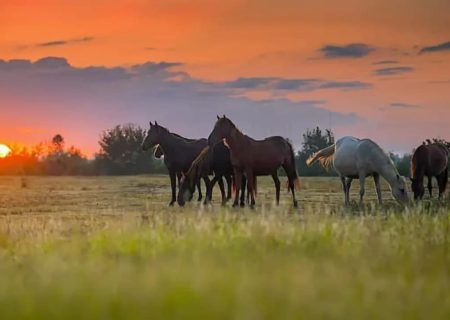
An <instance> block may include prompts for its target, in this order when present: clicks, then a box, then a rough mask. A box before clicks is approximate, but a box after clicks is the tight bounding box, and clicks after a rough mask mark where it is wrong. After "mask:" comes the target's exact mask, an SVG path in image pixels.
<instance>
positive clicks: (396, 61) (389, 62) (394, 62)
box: [372, 60, 400, 65]
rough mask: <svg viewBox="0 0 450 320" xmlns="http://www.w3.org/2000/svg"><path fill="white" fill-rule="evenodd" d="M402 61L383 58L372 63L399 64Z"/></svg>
mask: <svg viewBox="0 0 450 320" xmlns="http://www.w3.org/2000/svg"><path fill="white" fill-rule="evenodd" d="M397 63H400V61H398V60H381V61H375V62H373V63H372V64H374V65H380V64H381V65H383V64H397Z"/></svg>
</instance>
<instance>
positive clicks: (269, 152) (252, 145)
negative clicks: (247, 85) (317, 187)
mask: <svg viewBox="0 0 450 320" xmlns="http://www.w3.org/2000/svg"><path fill="white" fill-rule="evenodd" d="M221 141H224V143H225V145H226V146H228V147H229V148H230V159H231V164H232V165H233V170H234V178H235V187H236V192H235V198H234V202H233V207H235V206H237V205H238V197H239V190H240V188H241V180H242V176H243V175H244V174H245V175H246V177H247V184H248V188H249V190H250V196H251V202H250V206H251V207H252V208H253V207H254V206H255V196H256V178H255V177H256V176H262V175H272V178H273V180H274V183H275V188H276V194H277V196H276V200H277V202H276V203H277V204H279V194H280V180H279V179H278V174H277V170H278V168H279V167H283V169H284V171H285V172H286V174H287V177H288V190H291V191H292V201H293V204H294V207H297V205H298V202H297V200H296V199H295V189H296V188H298V187H299V179H298V175H297V169H296V167H295V160H294V150H293V148H292V145H291V144H290V143H289V141H287V140H286V139H284V138H283V137H280V136H273V137H268V138H266V139H264V140H255V139H252V138H250V137H249V136H247V135H245V134H243V133H242V132H241V131H240V130H239V129H238V128H237V127H236V126H235V124H234V123H233V122H232V121H231V120H230V119H228V118H227V117H226V116H225V115H224V116H223V117H219V116H217V121H216V123H215V125H214V128H213V130H212V132H211V134H210V135H209V137H208V143H209V145H210V146H212V145H215V144H217V143H219V142H221ZM241 204H242V202H241Z"/></svg>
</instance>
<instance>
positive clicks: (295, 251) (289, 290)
mask: <svg viewBox="0 0 450 320" xmlns="http://www.w3.org/2000/svg"><path fill="white" fill-rule="evenodd" d="M258 186H259V194H258V198H257V208H256V209H255V210H250V209H247V208H246V209H232V208H231V207H230V206H226V207H221V206H220V205H219V197H218V195H217V194H215V199H216V201H215V202H214V203H213V205H211V206H206V207H205V206H202V205H199V204H198V203H197V202H193V203H191V204H189V205H188V206H186V207H185V208H179V207H172V208H169V207H168V206H167V203H168V200H169V192H168V191H169V188H168V178H167V177H150V176H138V177H114V178H113V177H100V178H38V177H36V178H33V177H28V178H26V179H21V178H19V177H3V178H0V319H86V318H90V319H116V318H122V319H132V318H141V319H154V318H195V319H205V318H210V319H211V318H213V319H228V318H236V319H262V318H274V319H286V318H299V319H301V318H303V319H312V318H332V319H355V318H356V319H367V318H376V319H388V318H389V319H400V318H406V319H450V252H449V244H450V235H449V222H450V221H449V217H450V216H449V214H450V205H449V202H448V200H446V202H444V203H438V202H437V201H429V200H426V201H424V202H423V203H422V204H420V205H417V206H413V207H410V208H407V209H403V208H402V207H400V206H398V205H397V204H396V203H394V202H393V201H392V200H390V199H391V197H390V195H389V193H388V191H387V189H386V187H385V188H384V189H385V195H384V198H385V199H387V201H386V203H385V204H384V205H383V206H381V207H380V206H378V205H377V204H376V203H375V194H374V187H373V183H371V182H369V183H368V185H367V197H366V200H367V201H366V203H367V205H366V206H365V207H363V208H360V207H359V206H358V205H357V204H356V203H355V204H354V205H352V206H351V207H350V208H345V207H343V205H342V201H343V195H342V192H341V186H340V183H339V181H338V180H337V179H336V178H303V179H302V190H301V191H300V193H299V199H300V208H298V209H294V208H292V203H291V198H290V197H289V194H287V192H286V191H285V190H284V192H282V202H281V204H280V206H279V207H277V206H275V205H274V194H273V186H272V183H271V182H270V180H268V179H260V182H259V184H258ZM357 191H358V184H357V183H355V184H354V185H353V193H352V197H353V199H354V200H356V199H357Z"/></svg>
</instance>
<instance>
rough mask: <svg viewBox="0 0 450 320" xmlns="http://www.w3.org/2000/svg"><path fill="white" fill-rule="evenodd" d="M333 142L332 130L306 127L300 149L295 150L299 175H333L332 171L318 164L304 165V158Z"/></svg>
mask: <svg viewBox="0 0 450 320" xmlns="http://www.w3.org/2000/svg"><path fill="white" fill-rule="evenodd" d="M333 143H334V135H333V132H332V131H331V130H329V129H325V132H323V131H322V130H321V129H320V128H319V127H316V128H315V129H312V130H310V129H308V130H306V132H305V133H304V134H303V143H302V149H301V150H300V151H299V152H297V157H296V161H297V169H298V172H299V174H300V175H304V176H325V175H335V173H334V171H326V170H325V169H324V168H322V167H321V166H320V165H319V164H314V165H313V166H311V167H308V166H307V165H306V160H307V159H308V158H309V157H310V156H311V155H312V154H313V153H314V152H316V151H318V150H320V149H323V148H326V147H328V146H330V145H332V144H333Z"/></svg>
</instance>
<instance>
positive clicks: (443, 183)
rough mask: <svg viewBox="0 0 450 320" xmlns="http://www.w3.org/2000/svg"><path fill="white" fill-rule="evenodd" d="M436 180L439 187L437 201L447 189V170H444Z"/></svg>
mask: <svg viewBox="0 0 450 320" xmlns="http://www.w3.org/2000/svg"><path fill="white" fill-rule="evenodd" d="M437 179H438V185H439V200H442V195H443V194H444V192H445V190H446V189H447V183H448V182H447V180H448V170H447V168H446V169H444V171H443V172H441V174H440V175H439V176H438V177H437Z"/></svg>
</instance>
